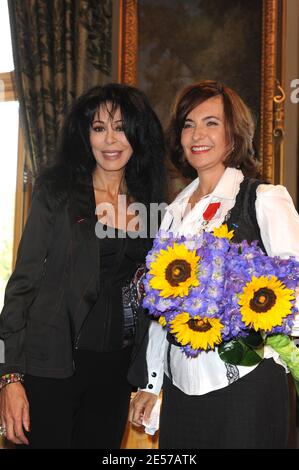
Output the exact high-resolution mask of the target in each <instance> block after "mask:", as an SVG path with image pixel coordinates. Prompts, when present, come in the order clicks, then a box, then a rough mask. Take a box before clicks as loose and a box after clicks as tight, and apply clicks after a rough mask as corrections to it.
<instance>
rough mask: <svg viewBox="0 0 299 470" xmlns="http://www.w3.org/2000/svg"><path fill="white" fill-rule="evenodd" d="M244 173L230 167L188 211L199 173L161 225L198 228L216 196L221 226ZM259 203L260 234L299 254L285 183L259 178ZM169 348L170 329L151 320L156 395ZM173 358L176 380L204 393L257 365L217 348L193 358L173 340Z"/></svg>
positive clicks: (298, 227) (297, 221) (298, 328)
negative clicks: (233, 361) (223, 355)
mask: <svg viewBox="0 0 299 470" xmlns="http://www.w3.org/2000/svg"><path fill="white" fill-rule="evenodd" d="M243 179H244V176H243V173H242V172H241V171H240V170H237V169H234V168H227V169H226V170H225V172H224V174H223V175H222V177H221V179H220V181H219V182H218V184H217V186H216V188H215V189H214V191H213V192H212V193H211V194H209V195H207V196H205V197H204V198H202V199H201V200H200V201H199V202H198V203H197V204H196V205H195V206H194V207H193V209H192V210H191V211H189V213H187V214H186V215H185V216H183V215H184V214H185V209H186V205H187V203H188V200H189V198H190V196H191V194H192V193H193V192H194V191H195V190H196V188H197V187H198V184H199V179H198V178H197V179H195V180H194V181H193V182H192V183H191V184H189V185H188V186H187V187H186V188H185V189H184V190H183V191H182V192H181V193H180V194H179V195H178V196H177V197H176V199H175V200H174V201H173V203H172V204H170V205H169V206H168V208H167V211H166V214H165V216H164V219H163V221H162V224H161V229H163V230H170V231H171V232H173V233H174V234H177V235H188V234H191V235H192V234H194V233H196V232H198V231H199V230H200V229H201V226H202V223H203V213H204V212H205V210H206V208H207V207H208V205H209V204H210V203H212V202H220V203H221V205H220V207H219V210H218V211H217V213H216V214H215V217H213V219H212V220H211V221H210V222H209V225H208V227H207V229H208V230H209V231H210V230H212V229H213V228H214V227H218V226H220V225H221V224H222V223H223V221H224V219H225V216H226V215H227V213H228V211H229V210H230V209H232V208H233V207H234V205H235V202H236V196H237V194H238V192H239V188H240V183H241V182H242V181H243ZM255 206H256V216H257V222H258V225H259V228H260V232H261V238H262V240H263V243H264V246H265V248H266V250H267V253H268V255H269V256H275V255H277V256H280V257H281V258H286V257H288V256H291V255H293V256H295V257H296V258H297V259H298V260H299V242H298V233H299V215H298V213H297V212H296V209H295V207H294V204H293V201H292V199H291V197H290V195H289V193H288V191H287V190H286V188H285V187H284V186H280V185H277V186H273V185H268V184H260V185H259V186H258V188H257V197H256V203H255ZM297 302H298V298H297ZM293 335H294V336H299V318H297V319H296V321H295V324H294V328H293ZM167 350H168V341H167V339H166V329H165V328H162V327H161V325H160V324H159V323H157V322H152V323H151V326H150V329H149V343H148V348H147V354H146V359H147V367H148V377H149V382H148V384H147V387H146V388H145V389H143V390H145V391H148V392H151V393H155V394H157V395H158V394H159V393H160V390H161V387H162V383H163V375H164V373H165V374H167V375H168V376H170V374H169V370H168V363H167ZM265 357H266V358H271V357H273V359H274V360H275V361H276V362H278V363H280V364H281V365H283V364H282V363H281V361H280V360H279V358H278V354H277V353H275V351H273V350H272V349H271V348H270V347H266V348H265ZM169 361H170V368H171V373H172V381H173V384H174V385H175V386H176V387H178V388H179V389H180V390H182V391H183V392H184V393H186V394H188V395H203V394H205V393H208V392H211V391H213V390H217V389H221V388H224V387H226V386H228V385H229V384H230V383H232V382H234V381H235V380H237V379H238V378H241V377H243V376H244V375H246V374H249V373H250V372H251V371H252V370H254V369H255V367H257V366H253V367H245V366H238V367H236V366H230V365H227V364H225V363H224V362H223V361H222V360H221V359H220V358H219V356H218V352H217V349H216V350H215V351H208V352H202V353H200V354H199V355H198V356H197V357H196V358H190V357H187V356H186V355H185V353H184V352H183V351H181V349H180V347H178V346H174V345H171V350H170V357H169Z"/></svg>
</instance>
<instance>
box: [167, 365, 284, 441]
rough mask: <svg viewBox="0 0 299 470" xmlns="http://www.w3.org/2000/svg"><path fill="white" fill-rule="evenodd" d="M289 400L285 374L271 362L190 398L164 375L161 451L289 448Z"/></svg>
mask: <svg viewBox="0 0 299 470" xmlns="http://www.w3.org/2000/svg"><path fill="white" fill-rule="evenodd" d="M288 398H289V397H288V385H287V377H286V373H285V370H284V368H283V367H281V366H279V365H277V364H276V363H275V362H274V361H273V360H272V359H267V360H264V361H262V362H261V364H260V365H259V366H258V367H257V368H256V369H255V370H254V371H253V372H250V373H249V374H248V375H246V376H245V377H242V378H241V379H239V380H238V381H236V382H235V383H233V384H232V385H229V386H228V387H225V388H223V389H220V390H216V391H214V392H210V393H207V394H206V395H199V396H195V395H186V394H185V393H183V392H182V391H181V390H179V389H178V388H177V387H175V386H174V385H173V384H172V383H171V381H170V380H169V379H168V377H166V376H165V380H164V385H163V403H162V410H161V418H160V441H159V445H160V448H161V449H282V448H286V446H287V438H288V413H289V403H288Z"/></svg>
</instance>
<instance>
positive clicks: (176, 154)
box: [167, 80, 260, 177]
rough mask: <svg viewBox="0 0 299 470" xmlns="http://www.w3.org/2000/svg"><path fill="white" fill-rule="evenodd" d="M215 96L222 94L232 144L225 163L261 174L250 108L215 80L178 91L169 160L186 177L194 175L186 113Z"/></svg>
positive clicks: (247, 172)
mask: <svg viewBox="0 0 299 470" xmlns="http://www.w3.org/2000/svg"><path fill="white" fill-rule="evenodd" d="M215 96H221V97H222V101H223V107H224V115H225V127H226V135H227V140H228V142H231V144H232V150H231V152H230V154H229V155H228V157H227V158H226V160H225V161H224V165H225V166H226V167H231V168H240V169H241V170H242V171H243V173H244V175H245V176H251V177H258V176H259V171H260V163H259V161H258V158H257V156H256V154H255V151H254V147H253V136H254V131H255V124H254V120H253V116H252V114H251V111H250V110H249V108H248V107H247V106H246V104H245V103H244V101H243V100H242V99H241V98H240V96H239V95H238V94H237V93H236V92H235V91H234V90H232V89H231V88H228V87H226V86H224V85H222V84H221V83H219V82H216V81H213V80H202V81H200V82H198V83H194V84H192V85H189V86H187V87H186V88H184V89H183V90H182V91H181V92H180V93H179V95H178V97H177V99H176V102H175V105H174V108H173V113H172V116H171V120H170V124H169V126H168V131H167V143H168V151H169V156H170V160H171V161H172V163H173V164H174V165H175V167H176V168H178V169H179V170H180V172H181V173H182V174H183V175H184V176H187V177H191V176H194V175H195V170H194V169H193V168H192V167H191V166H190V165H189V163H188V162H186V161H185V159H184V155H183V148H182V146H181V133H182V129H183V126H184V123H185V120H186V117H187V115H188V114H189V113H190V112H191V111H192V110H193V109H194V108H196V106H198V105H199V104H201V103H203V102H204V101H206V100H208V99H209V98H212V97H215Z"/></svg>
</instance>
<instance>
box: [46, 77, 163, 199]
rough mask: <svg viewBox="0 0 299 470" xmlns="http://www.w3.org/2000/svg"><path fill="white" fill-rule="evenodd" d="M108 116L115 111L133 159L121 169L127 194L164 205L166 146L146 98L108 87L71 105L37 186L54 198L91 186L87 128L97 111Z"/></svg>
mask: <svg viewBox="0 0 299 470" xmlns="http://www.w3.org/2000/svg"><path fill="white" fill-rule="evenodd" d="M107 103H108V104H109V110H110V113H111V114H112V115H113V114H114V112H115V111H116V109H120V112H121V115H122V119H123V124H124V132H125V135H126V137H127V139H128V142H129V143H130V145H131V147H132V149H133V154H132V157H131V158H130V160H129V161H128V163H127V166H126V168H125V183H126V188H127V192H128V195H129V196H130V197H131V198H132V199H134V200H135V201H138V202H142V203H144V204H146V205H148V204H150V203H151V202H157V203H160V202H163V201H164V200H165V192H166V184H165V182H166V170H165V144H164V135H163V130H162V126H161V124H160V121H159V119H158V117H157V115H156V114H155V112H154V111H153V109H152V107H151V105H150V103H149V101H148V99H147V97H146V95H145V94H144V93H143V92H141V91H140V90H138V89H137V88H135V87H132V86H128V85H123V84H118V83H111V84H107V85H103V86H96V87H93V88H91V89H89V90H88V91H87V92H85V93H84V94H83V95H81V96H80V97H79V98H78V99H77V100H75V102H74V103H73V105H72V107H71V109H70V112H69V114H68V115H67V116H66V119H65V122H64V126H63V128H62V131H61V134H60V139H59V143H58V148H57V151H56V154H55V158H54V160H55V161H54V165H52V166H51V167H50V168H47V169H44V170H43V171H42V172H41V173H40V175H39V178H38V181H39V182H41V181H42V182H43V183H45V182H46V181H48V182H49V181H51V182H52V188H54V190H56V194H59V195H61V193H62V194H67V193H68V190H70V189H71V188H72V187H73V185H76V184H78V183H84V182H86V181H91V175H92V173H93V171H94V169H95V166H96V160H95V158H94V155H93V152H92V149H91V145H90V140H89V132H90V126H91V123H92V121H93V118H94V116H95V114H96V113H97V112H98V110H99V108H100V106H102V105H107Z"/></svg>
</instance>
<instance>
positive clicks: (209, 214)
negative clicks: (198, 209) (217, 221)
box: [203, 202, 221, 221]
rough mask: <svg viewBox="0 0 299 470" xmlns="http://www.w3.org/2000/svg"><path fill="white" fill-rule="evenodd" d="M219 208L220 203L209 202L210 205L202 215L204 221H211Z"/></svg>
mask: <svg viewBox="0 0 299 470" xmlns="http://www.w3.org/2000/svg"><path fill="white" fill-rule="evenodd" d="M220 206H221V203H220V202H211V204H209V205H208V207H207V208H206V210H205V211H204V213H203V218H204V220H206V221H209V220H212V219H213V217H214V215H215V214H216V212H217V211H218V209H219V207H220Z"/></svg>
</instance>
